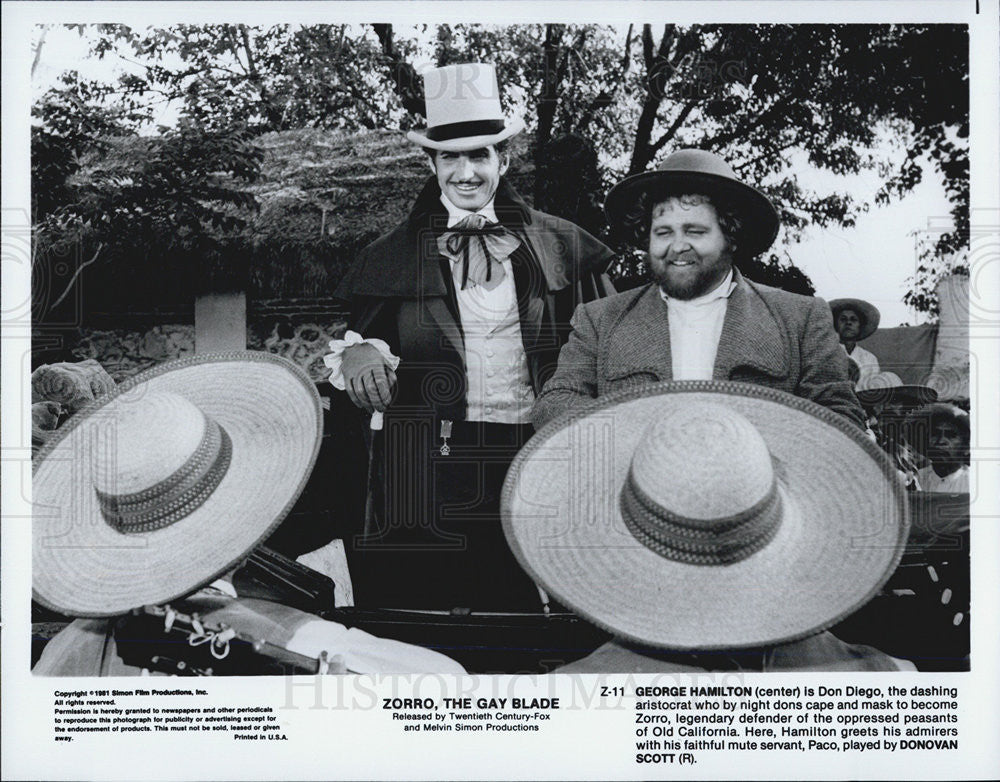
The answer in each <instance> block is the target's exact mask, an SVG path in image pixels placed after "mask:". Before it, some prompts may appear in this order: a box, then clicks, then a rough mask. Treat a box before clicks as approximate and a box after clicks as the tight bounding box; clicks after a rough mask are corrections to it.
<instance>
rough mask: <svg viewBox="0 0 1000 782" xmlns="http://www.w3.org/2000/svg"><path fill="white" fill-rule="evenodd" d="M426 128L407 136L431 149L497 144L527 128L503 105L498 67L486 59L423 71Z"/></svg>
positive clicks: (454, 150)
mask: <svg viewBox="0 0 1000 782" xmlns="http://www.w3.org/2000/svg"><path fill="white" fill-rule="evenodd" d="M424 99H425V102H426V106H427V109H426V111H427V128H426V129H425V130H411V131H409V132H408V133H407V134H406V137H407V138H408V139H409V140H410V141H413V142H414V143H417V144H420V145H421V146H423V147H428V148H430V149H442V150H450V151H453V152H461V151H464V150H470V149H479V148H481V147H488V146H490V145H492V144H497V143H499V142H501V141H504V140H505V139H508V138H511V137H512V136H515V135H517V134H518V133H520V132H521V131H522V130H524V120H522V119H521V118H520V117H515V118H507V117H505V116H504V113H503V110H502V109H501V108H500V87H499V85H498V84H497V74H496V69H495V68H494V67H493V66H492V65H488V64H485V63H464V64H461V65H446V66H445V67H443V68H434V69H433V70H430V71H428V72H427V73H425V74H424Z"/></svg>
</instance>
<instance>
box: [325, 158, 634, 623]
mask: <svg viewBox="0 0 1000 782" xmlns="http://www.w3.org/2000/svg"><path fill="white" fill-rule="evenodd" d="M494 208H495V211H496V214H497V217H498V219H499V220H500V222H501V223H502V224H503V225H504V226H505V227H507V228H508V229H509V230H511V231H512V232H514V233H515V234H516V235H517V236H518V237H519V238H520V239H521V246H520V247H519V248H518V249H516V250H515V251H514V252H513V253H512V255H511V256H510V260H511V268H512V272H513V278H514V283H515V287H516V291H517V302H518V310H519V315H520V324H521V336H522V342H523V345H524V350H525V354H526V357H527V363H528V371H529V374H530V378H531V383H532V386H533V388H534V391H535V393H536V395H537V394H538V393H540V391H541V388H542V385H543V384H544V383H545V381H546V380H547V379H548V378H549V377H550V376H551V375H552V373H553V371H554V370H555V367H556V364H557V361H558V357H559V350H560V348H561V346H562V345H563V343H564V342H565V341H566V339H567V337H568V335H569V331H570V327H569V321H570V317H571V316H572V314H573V311H574V309H575V308H576V305H577V304H580V303H581V302H586V301H590V300H592V299H595V298H600V297H603V296H606V295H609V294H610V293H613V292H614V289H613V287H612V286H611V283H610V281H609V280H608V278H607V276H606V274H605V270H606V269H607V267H608V265H609V264H610V262H611V261H612V260H613V259H614V254H613V253H612V251H611V250H610V249H608V248H607V247H606V246H605V245H603V244H602V243H601V242H600V241H598V240H597V239H595V238H594V237H593V236H591V235H590V234H588V233H587V232H586V231H584V230H583V229H581V228H580V227H578V226H576V225H574V224H573V223H570V222H569V221H567V220H563V219H561V218H558V217H554V216H552V215H548V214H545V213H543V212H539V211H536V210H534V209H531V208H530V207H529V206H528V205H527V204H525V202H524V201H523V200H522V199H521V198H520V196H518V195H517V193H515V192H514V190H513V189H512V188H511V187H510V185H509V184H508V183H507V182H506V181H504V180H502V179H501V182H500V186H499V188H498V190H497V194H496V198H495V200H494ZM446 225H447V211H446V210H445V208H444V206H443V205H442V203H441V201H440V189H439V187H438V184H437V181H436V179H435V178H434V177H431V178H430V179H429V180H428V181H427V183H426V185H425V186H424V188H423V189H422V191H421V193H420V195H419V196H418V198H417V200H416V203H415V205H414V207H413V209H412V211H411V213H410V215H409V216H408V217H407V219H406V220H405V221H404V222H402V223H401V224H399V225H398V226H397V227H396V228H395V229H393V230H392V231H390V232H389V233H388V234H386V235H384V236H382V237H380V238H379V239H377V240H376V241H374V242H373V243H372V244H370V245H368V246H367V247H365V248H364V249H363V250H361V252H360V253H359V255H358V258H357V261H356V262H355V264H354V266H353V267H352V269H351V270H350V272H349V273H348V274H347V276H346V277H345V279H344V280H343V282H342V283H341V285H340V286H339V288H338V289H337V292H336V296H337V297H338V298H341V299H343V300H345V301H347V302H349V305H350V313H351V314H350V319H349V325H348V328H350V329H351V330H353V331H357V332H358V333H360V334H361V335H362V336H364V337H377V338H380V339H383V340H385V341H386V342H387V343H388V344H389V346H390V347H391V349H392V351H393V353H395V354H396V355H397V356H400V358H401V359H402V360H401V363H400V366H399V368H398V370H397V372H396V375H397V378H398V384H397V388H396V393H395V396H394V399H393V402H392V404H391V405H390V407H389V409H388V410H387V411H386V414H385V425H384V429H383V430H382V431H381V432H378V433H376V434H375V435H374V437H371V436H367V437H366V439H367V440H368V445H369V448H370V451H371V460H370V463H369V452H368V449H366V448H364V447H363V444H362V443H361V441H360V438H359V436H358V432H359V431H364V430H365V429H366V428H367V415H364V414H363V413H362V412H361V411H360V410H358V409H357V408H355V407H354V406H353V405H352V404H351V403H350V402H349V401H348V400H347V397H346V394H344V393H340V392H334V393H333V397H332V410H331V425H332V427H333V431H334V434H333V437H332V438H331V439H332V442H331V445H334V446H340V453H339V458H338V459H337V460H336V466H335V465H334V463H333V460H331V463H330V464H329V465H327V466H324V465H323V463H322V458H321V461H320V464H318V465H317V469H318V470H319V469H327V470H331V474H329V475H328V476H327V478H328V479H329V480H330V496H331V501H332V502H335V503H337V504H338V506H339V507H338V512H337V513H336V516H337V517H338V522H339V525H338V526H339V529H338V534H339V536H340V537H342V538H343V539H344V544H345V548H346V551H347V557H348V564H349V567H350V570H351V578H352V583H353V586H354V599H355V604H356V605H358V606H363V607H370V608H389V607H396V608H425V609H431V608H432V609H454V608H469V609H472V610H538V609H539V608H540V607H541V601H540V599H539V596H538V592H537V589H536V588H535V586H534V584H533V583H532V582H531V581H530V579H528V577H527V576H526V574H524V573H523V571H522V570H521V568H520V567H519V566H518V564H517V563H516V561H515V560H514V558H513V555H512V554H511V552H510V550H509V547H508V546H507V543H506V540H505V538H504V536H503V532H502V528H501V524H500V519H499V504H500V500H499V495H500V492H501V489H502V484H503V477H504V474H505V473H506V470H507V468H508V467H509V465H510V462H511V460H512V459H513V457H514V455H515V454H516V452H517V450H518V449H519V448H520V446H521V445H523V443H524V440H525V439H526V437H528V436H530V434H531V428H530V426H521V427H515V426H506V425H499V424H496V425H494V424H485V425H484V424H476V423H474V422H466V421H465V419H466V393H467V390H466V385H467V379H466V370H465V350H464V337H463V332H462V326H461V319H460V317H459V314H458V303H457V299H456V295H455V285H454V281H453V276H452V272H451V262H450V261H449V260H448V259H447V258H445V257H443V256H442V255H441V254H440V253H439V252H438V247H437V236H438V235H439V234H440V233H441V232H442V231H444V230H445V228H446ZM359 419H361V420H362V421H363V422H364V423H363V424H361V425H359V424H358V423H357V421H358V420H359ZM445 419H446V420H450V421H453V422H454V434H453V436H452V439H451V440H450V445H451V446H452V448H453V450H452V453H451V454H450V455H448V456H445V455H442V454H441V452H440V446H441V444H442V440H441V438H440V434H441V421H442V420H445ZM365 434H366V435H367V434H368V433H367V432H365ZM317 477H318V476H314V480H315V479H316V478H317Z"/></svg>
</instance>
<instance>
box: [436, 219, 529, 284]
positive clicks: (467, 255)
mask: <svg viewBox="0 0 1000 782" xmlns="http://www.w3.org/2000/svg"><path fill="white" fill-rule="evenodd" d="M520 244H521V240H520V239H518V238H517V237H516V236H515V235H514V234H512V233H511V232H510V231H508V230H507V229H506V228H504V227H503V226H502V225H500V224H499V223H491V222H489V221H488V220H487V219H486V218H485V217H483V216H482V215H480V214H471V215H468V216H466V217H464V218H462V220H461V221H460V222H458V223H457V224H456V225H454V226H453V227H451V228H449V229H448V230H447V231H445V232H444V233H443V234H441V236H439V237H438V249H439V250H440V252H441V254H442V255H444V256H446V257H447V258H449V259H450V260H451V261H452V262H458V261H461V263H462V286H461V287H462V288H463V289H464V288H465V287H466V285H467V284H468V283H469V281H470V280H471V281H472V282H473V284H475V285H482V286H483V287H484V288H486V290H493V289H494V288H495V287H496V286H497V285H499V284H500V283H501V282H503V279H504V277H505V273H504V270H503V265H502V261H503V260H504V258H506V257H507V256H509V255H510V254H511V253H512V252H514V250H516V249H517V247H518V245H520Z"/></svg>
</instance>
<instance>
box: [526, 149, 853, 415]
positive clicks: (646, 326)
mask: <svg viewBox="0 0 1000 782" xmlns="http://www.w3.org/2000/svg"><path fill="white" fill-rule="evenodd" d="M605 211H606V212H607V216H608V221H609V223H610V224H611V226H612V228H616V229H618V230H619V231H621V232H623V233H624V234H625V235H626V236H627V237H628V238H629V239H630V241H631V242H632V243H633V244H634V245H635V246H636V247H638V248H640V249H644V250H647V251H648V253H649V266H650V270H651V272H652V275H653V278H654V282H653V283H652V284H650V285H647V286H645V287H642V288H639V289H636V290H632V291H627V292H625V293H621V294H618V295H616V296H611V297H608V298H606V299H602V300H600V301H594V302H590V303H588V304H584V305H581V306H580V307H578V308H577V311H576V312H575V313H574V315H573V320H572V326H573V332H572V333H571V334H570V337H569V340H568V342H567V343H566V345H565V347H564V348H563V349H562V352H561V353H560V355H559V365H558V368H557V369H556V373H555V374H554V375H553V377H552V378H551V380H549V382H548V383H547V384H546V385H545V388H544V389H543V391H542V394H541V395H540V396H539V398H538V400H537V401H536V402H535V406H534V410H533V412H532V418H533V421H534V423H535V426H536V427H540V426H542V425H543V424H545V423H547V422H548V421H550V420H552V419H553V418H555V417H556V416H558V415H559V414H560V413H563V412H565V411H567V410H570V409H573V408H575V407H579V406H580V405H581V404H583V403H585V402H587V401H589V400H591V399H594V398H597V397H600V396H604V395H606V394H609V393H611V392H613V391H618V390H620V389H625V388H634V387H636V386H638V385H642V384H645V383H654V382H658V381H667V380H733V381H738V382H744V383H755V384H757V385H763V386H769V387H771V388H777V389H780V390H782V391H786V392H790V393H792V394H795V395H796V396H800V397H803V398H805V399H809V400H811V401H813V402H817V403H819V404H821V405H823V406H825V407H827V408H829V409H831V410H833V411H835V412H836V413H838V414H840V415H841V416H843V417H844V418H845V419H847V420H848V421H850V422H851V424H854V425H857V426H860V427H864V421H865V419H864V413H863V411H862V409H861V407H860V405H859V404H858V401H857V398H856V397H855V395H854V392H853V390H852V384H851V382H850V380H849V378H848V365H847V355H846V354H845V352H844V350H843V349H842V348H841V347H840V345H839V341H838V339H837V335H836V333H835V332H834V330H833V327H832V323H831V319H830V310H829V308H828V307H827V305H826V304H825V303H824V302H823V301H822V299H818V298H813V297H808V296H800V295H797V294H793V293H788V292H786V291H782V290H778V289H776V288H771V287H768V286H766V285H759V284H757V283H754V282H751V281H749V280H747V279H746V278H744V277H743V275H742V274H740V272H739V270H738V269H737V268H736V264H738V262H739V261H740V260H746V259H750V258H752V257H753V256H755V255H757V254H759V253H762V252H764V251H765V250H767V249H768V248H769V247H770V246H771V244H772V243H773V242H774V239H775V236H776V235H777V231H778V214H777V211H776V210H775V208H774V206H773V205H772V204H771V202H770V201H769V200H768V198H767V197H766V196H765V195H764V194H763V193H761V192H760V191H758V190H756V189H755V188H753V187H751V186H750V185H747V184H745V183H743V182H741V181H739V180H738V179H737V177H736V174H735V173H734V172H733V169H732V168H731V167H730V166H729V165H728V164H727V163H726V162H725V161H724V160H723V159H722V158H720V157H719V156H718V155H715V154H713V153H711V152H706V151H703V150H697V149H682V150H678V151H677V152H674V153H673V154H671V155H670V156H669V157H667V159H666V160H665V161H664V162H663V164H662V165H661V166H660V167H659V168H658V169H657V170H655V171H648V172H644V173H641V174H636V175H634V176H631V177H628V178H627V179H625V180H623V181H622V182H620V183H619V184H618V185H616V186H615V187H614V188H613V189H612V190H611V192H610V193H609V194H608V198H607V201H606V203H605Z"/></svg>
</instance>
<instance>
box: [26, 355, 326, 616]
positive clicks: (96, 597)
mask: <svg viewBox="0 0 1000 782" xmlns="http://www.w3.org/2000/svg"><path fill="white" fill-rule="evenodd" d="M321 434H322V418H321V409H320V400H319V395H318V394H317V392H316V388H315V385H314V384H313V383H312V381H311V380H310V379H309V378H308V377H307V376H306V374H305V373H304V372H303V371H302V370H301V369H300V368H299V367H298V366H296V365H295V364H293V363H292V362H290V361H288V360H287V359H283V358H280V357H278V356H274V355H271V354H269V353H259V352H242V353H220V354H205V355H201V356H195V357H191V358H184V359H180V360H178V361H172V362H169V363H166V364H162V365H160V366H158V367H156V368H154V369H151V370H149V371H146V372H143V373H142V374H140V375H137V376H136V377H134V378H132V379H130V380H128V381H126V382H125V383H123V384H122V385H121V386H119V387H118V388H117V389H116V390H115V391H114V392H113V393H112V394H110V395H109V396H105V397H102V398H101V399H99V400H97V401H95V402H93V403H91V404H90V405H88V406H87V407H86V408H84V409H83V410H81V411H80V412H79V413H77V414H76V416H74V417H73V418H71V419H70V420H69V421H68V422H67V423H66V425H65V426H64V427H63V428H62V429H60V430H58V432H57V433H56V435H55V436H53V437H52V439H51V440H49V441H48V442H47V443H46V444H45V447H44V448H43V449H42V450H41V451H40V452H39V454H38V456H37V457H36V459H35V461H34V469H33V489H32V493H33V504H34V508H35V512H34V516H33V518H32V568H33V572H32V587H33V593H34V598H35V599H36V600H37V601H38V602H39V603H41V604H42V605H44V606H47V607H49V608H52V609H55V610H56V611H59V612H61V613H65V614H70V615H75V616H111V615H115V614H120V613H124V612H126V611H128V610H130V609H132V608H135V607H138V606H142V605H147V604H155V603H162V602H164V601H167V600H171V599H174V598H177V597H180V596H182V595H184V594H187V593H188V592H190V591H192V590H194V589H195V588H197V587H199V586H201V585H203V584H205V583H208V582H210V581H212V580H213V579H214V578H216V577H217V576H219V575H221V574H222V573H225V572H226V571H227V570H229V569H230V568H231V567H232V566H234V565H235V564H237V563H238V562H239V561H240V560H241V559H242V558H243V557H244V556H245V555H246V553H247V552H249V551H250V550H251V549H253V548H254V547H255V546H256V545H257V544H258V543H260V542H261V541H262V540H264V539H265V538H266V537H267V536H268V535H269V534H270V533H271V531H273V530H274V529H275V527H277V525H278V524H279V523H280V522H281V520H282V518H283V517H284V516H285V514H286V513H287V512H288V511H289V510H290V509H291V507H292V505H293V504H294V503H295V500H296V499H297V498H298V496H299V493H300V492H301V491H302V488H303V486H304V485H305V482H306V479H307V478H308V476H309V473H310V471H311V470H312V467H313V464H314V463H315V460H316V454H317V452H318V449H319V443H320V437H321Z"/></svg>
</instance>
